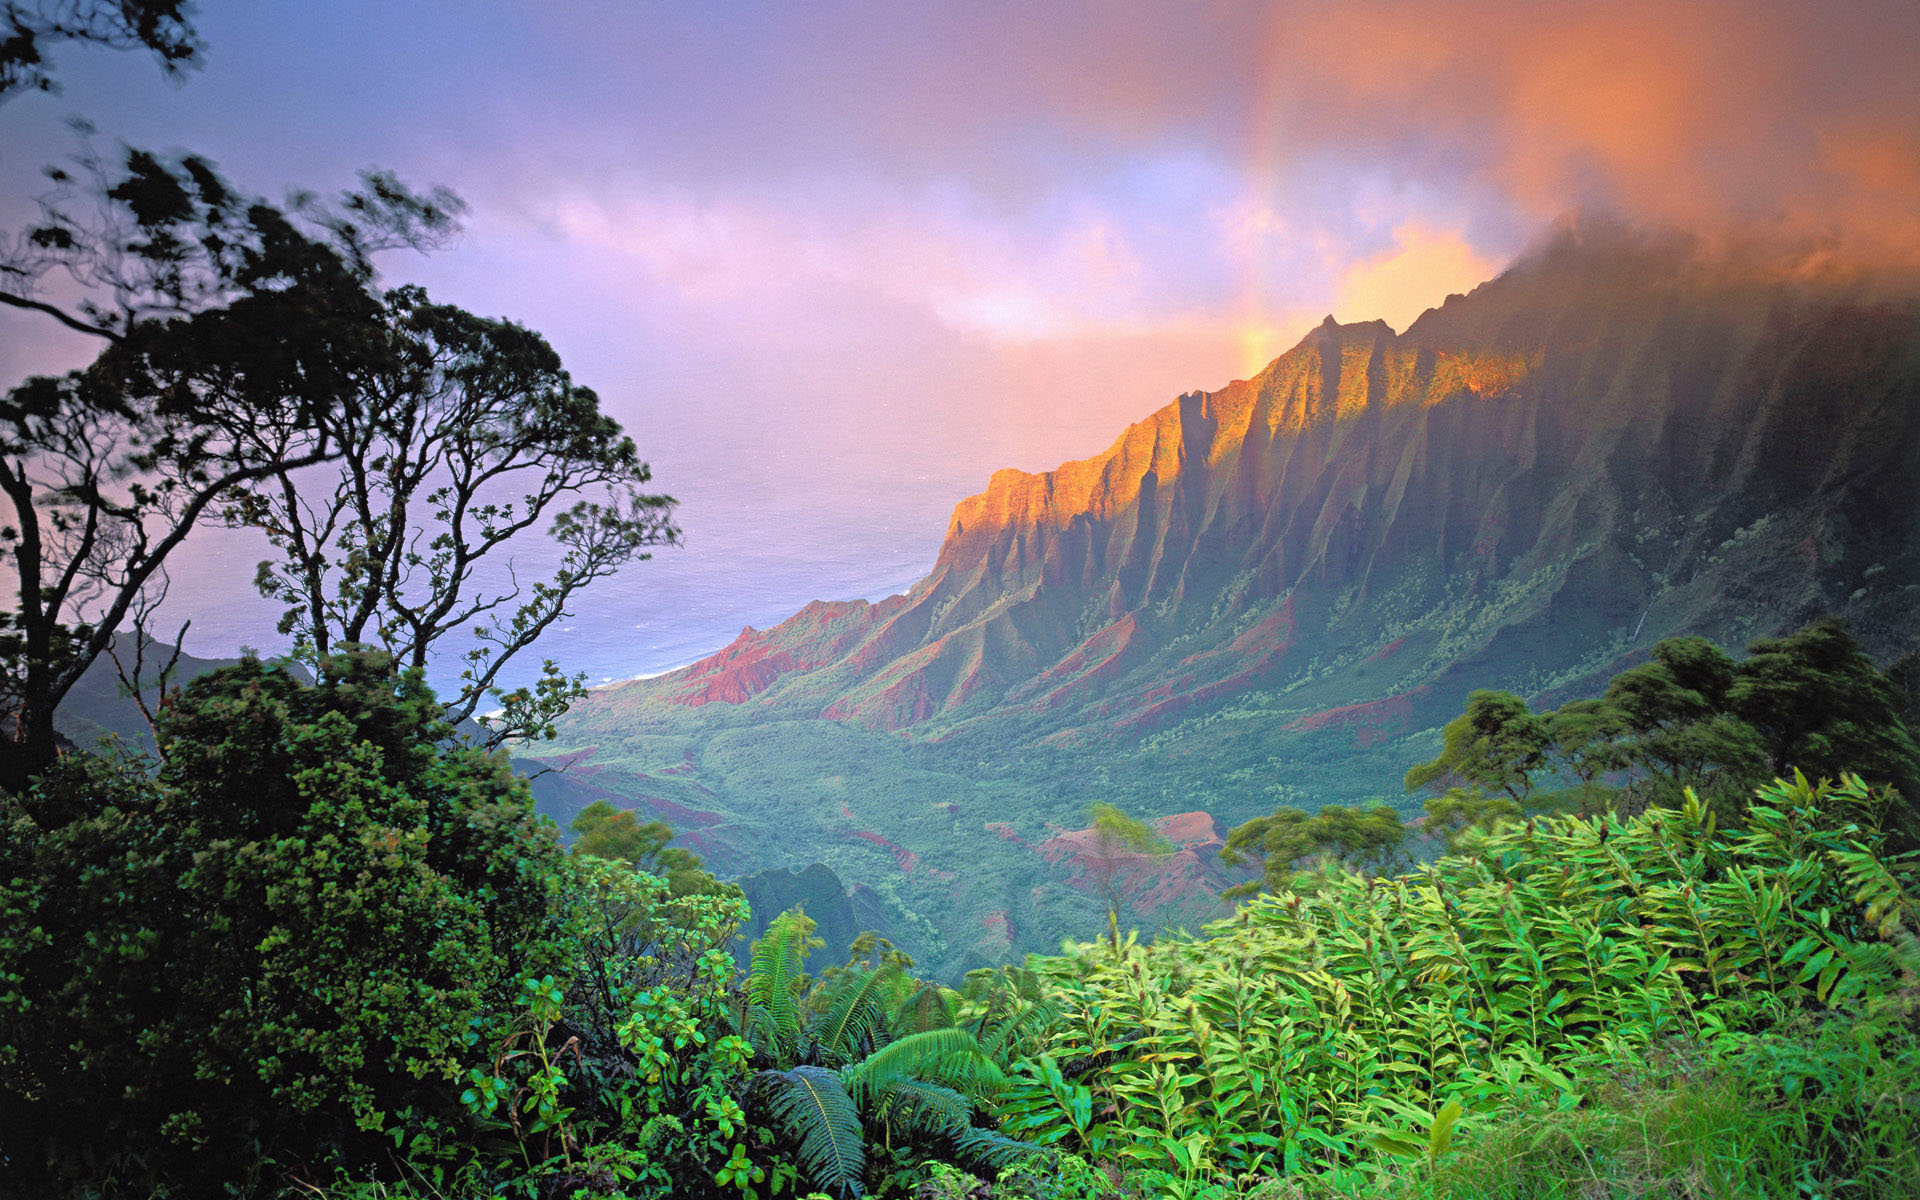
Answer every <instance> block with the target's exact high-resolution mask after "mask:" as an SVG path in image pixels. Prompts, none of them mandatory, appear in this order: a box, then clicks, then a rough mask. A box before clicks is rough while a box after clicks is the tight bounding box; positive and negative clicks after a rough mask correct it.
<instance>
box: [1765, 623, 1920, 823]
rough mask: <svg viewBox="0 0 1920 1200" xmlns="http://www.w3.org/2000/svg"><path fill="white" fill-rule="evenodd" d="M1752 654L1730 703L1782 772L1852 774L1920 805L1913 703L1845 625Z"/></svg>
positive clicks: (1818, 627)
mask: <svg viewBox="0 0 1920 1200" xmlns="http://www.w3.org/2000/svg"><path fill="white" fill-rule="evenodd" d="M1748 651H1749V654H1750V657H1749V658H1747V660H1746V661H1745V662H1742V663H1741V664H1740V669H1739V674H1738V676H1737V678H1736V679H1735V680H1734V682H1733V684H1732V686H1731V687H1729V688H1728V692H1727V703H1728V704H1729V705H1730V706H1731V707H1732V709H1733V710H1734V711H1735V712H1736V713H1738V714H1739V716H1740V718H1741V719H1742V720H1744V721H1746V723H1747V724H1748V725H1750V726H1752V727H1753V728H1754V729H1755V730H1757V731H1758V732H1759V733H1760V735H1761V737H1762V738H1763V739H1764V740H1765V742H1766V745H1767V747H1768V754H1769V758H1770V760H1771V761H1770V763H1769V768H1770V769H1771V770H1772V771H1773V772H1774V773H1775V774H1778V775H1785V774H1787V773H1789V772H1791V771H1792V770H1794V769H1796V768H1797V769H1799V770H1801V771H1804V772H1806V773H1807V774H1808V775H1809V776H1811V777H1813V778H1816V779H1821V778H1827V779H1832V778H1837V777H1838V776H1839V774H1840V772H1842V771H1852V772H1853V773H1855V774H1857V775H1861V776H1864V777H1865V778H1867V779H1870V780H1872V781H1874V782H1876V783H1891V784H1893V785H1894V786H1895V787H1897V788H1899V789H1900V790H1901V792H1902V794H1903V795H1905V796H1906V797H1907V798H1908V801H1909V803H1910V804H1911V803H1912V802H1915V801H1920V747H1916V745H1915V742H1914V737H1913V732H1912V730H1911V729H1909V727H1908V726H1907V724H1906V722H1905V721H1904V719H1903V715H1904V712H1905V710H1906V707H1907V697H1906V696H1905V695H1904V694H1903V693H1902V691H1901V687H1900V685H1899V683H1898V682H1896V680H1895V679H1894V678H1893V677H1892V676H1891V675H1890V673H1888V672H1883V671H1881V670H1880V669H1879V668H1877V667H1875V666H1874V664H1873V662H1872V660H1870V659H1869V658H1868V657H1867V656H1866V655H1865V654H1863V653H1861V652H1860V648H1859V646H1858V645H1857V644H1856V643H1855V642H1854V640H1853V637H1852V635H1851V634H1849V633H1848V632H1847V628H1846V626H1845V625H1843V624H1841V623H1840V622H1839V621H1836V620H1834V619H1832V618H1822V619H1820V620H1817V621H1814V622H1812V623H1811V624H1809V625H1807V626H1806V627H1805V628H1803V629H1801V630H1799V631H1798V632H1796V633H1793V634H1790V635H1788V636H1786V637H1779V638H1762V639H1760V640H1759V641H1757V642H1755V643H1753V645H1752V646H1750V647H1748ZM1903 819H1906V818H1904V815H1903Z"/></svg>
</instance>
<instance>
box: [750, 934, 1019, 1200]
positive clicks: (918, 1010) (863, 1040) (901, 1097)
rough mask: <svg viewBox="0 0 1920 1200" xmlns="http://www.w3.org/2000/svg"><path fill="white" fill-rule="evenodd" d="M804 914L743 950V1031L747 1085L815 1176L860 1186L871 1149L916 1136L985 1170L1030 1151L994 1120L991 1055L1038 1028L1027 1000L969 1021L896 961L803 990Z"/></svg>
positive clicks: (847, 1190) (836, 1186) (999, 1084)
mask: <svg viewBox="0 0 1920 1200" xmlns="http://www.w3.org/2000/svg"><path fill="white" fill-rule="evenodd" d="M806 932H807V925H806V921H805V918H804V916H803V915H802V914H800V913H798V912H787V913H782V914H781V915H780V916H778V917H776V918H774V920H773V921H772V923H771V924H770V925H769V926H768V929H767V932H766V935H765V936H764V937H763V938H761V940H760V941H759V942H758V943H756V944H755V945H754V947H753V950H752V953H751V955H750V964H749V969H748V975H747V986H746V1004H745V1008H744V1010H743V1012H742V1014H741V1022H740V1024H741V1030H742V1033H743V1035H744V1036H745V1037H746V1038H747V1039H748V1040H749V1042H750V1043H751V1044H752V1046H753V1052H754V1062H755V1064H756V1065H757V1066H758V1067H759V1069H758V1070H757V1071H756V1073H755V1074H754V1076H753V1082H752V1086H751V1094H753V1095H755V1096H756V1097H758V1098H760V1099H761V1100H762V1101H763V1102H764V1104H765V1105H766V1112H767V1114H768V1116H770V1117H771V1118H772V1122H773V1124H774V1125H775V1126H776V1127H777V1128H778V1129H779V1130H780V1131H781V1132H782V1133H783V1134H784V1135H785V1137H786V1138H787V1139H788V1140H789V1141H790V1142H791V1143H792V1144H793V1146H794V1148H795V1152H796V1154H797V1156H798V1159H799V1162H800V1165H801V1166H802V1167H803V1168H804V1169H805V1171H806V1173H807V1175H808V1177H809V1178H810V1179H811V1180H812V1182H813V1185H814V1186H815V1187H817V1188H819V1189H821V1190H823V1191H828V1192H834V1193H838V1194H840V1195H842V1196H858V1195H862V1194H864V1189H865V1181H864V1176H865V1175H866V1173H867V1167H868V1148H869V1147H870V1146H873V1145H876V1144H877V1145H880V1146H884V1147H889V1148H890V1147H893V1146H895V1145H904V1144H913V1145H916V1146H922V1147H925V1148H927V1149H928V1150H930V1151H931V1152H932V1153H934V1154H935V1155H936V1156H938V1157H944V1158H947V1159H951V1160H953V1161H955V1162H956V1163H958V1164H959V1165H961V1166H964V1167H967V1168H969V1169H975V1170H984V1171H985V1172H986V1173H987V1174H989V1175H991V1174H992V1173H993V1172H995V1171H998V1170H999V1169H1000V1168H1002V1167H1005V1166H1007V1165H1009V1164H1011V1163H1013V1162H1016V1161H1019V1160H1020V1159H1021V1158H1023V1157H1024V1156H1026V1155H1028V1154H1031V1153H1033V1152H1035V1150H1036V1147H1034V1146H1032V1145H1030V1144H1028V1143H1025V1142H1021V1141H1018V1140H1016V1139H1013V1138H1010V1137H1007V1136H1005V1135H1004V1134H1002V1133H1000V1132H999V1131H998V1130H997V1129H995V1128H993V1126H992V1125H991V1123H989V1124H986V1125H981V1124H978V1123H977V1118H980V1117H982V1116H988V1117H990V1115H991V1113H990V1103H991V1099H992V1097H993V1096H994V1095H995V1094H997V1093H998V1092H999V1091H1000V1090H1001V1088H1003V1087H1004V1086H1005V1083H1006V1073H1005V1069H1004V1059H1003V1058H1002V1057H1000V1056H1001V1055H1003V1054H1004V1053H1005V1052H1006V1051H1007V1050H1008V1049H1009V1048H1010V1047H1011V1046H1013V1045H1015V1044H1017V1043H1018V1041H1019V1039H1020V1038H1021V1037H1023V1036H1026V1035H1027V1034H1030V1033H1031V1032H1032V1030H1033V1028H1034V1025H1035V1020H1034V1017H1033V1006H1031V1005H1026V1006H1024V1007H1022V1008H1016V1009H1014V1010H1012V1011H1011V1012H1001V1011H999V1010H997V1009H994V1010H989V1011H988V1012H986V1013H983V1014H979V1015H976V1016H975V1017H974V1018H973V1019H972V1020H970V1021H969V1022H967V1023H966V1024H964V1025H963V1024H962V1023H961V1022H960V1021H958V1020H956V1017H955V1012H954V1006H953V1003H952V1001H951V1000H950V999H949V998H948V996H947V995H946V994H944V993H943V992H942V991H941V990H940V989H937V988H933V987H930V986H928V985H924V984H920V983H918V982H917V981H915V980H913V979H912V978H911V977H909V976H908V975H907V974H906V972H905V971H904V970H902V969H901V967H900V966H899V965H898V963H896V962H882V963H880V964H879V965H877V966H852V967H848V968H847V969H845V970H841V971H838V972H836V974H835V976H834V978H833V979H832V980H831V981H830V982H829V983H828V984H826V985H824V986H823V987H822V988H821V989H819V990H818V991H817V992H815V993H814V994H812V995H803V994H802V989H803V986H804V978H803V976H802V973H801V969H800V962H801V953H802V948H803V942H804V939H805V937H806Z"/></svg>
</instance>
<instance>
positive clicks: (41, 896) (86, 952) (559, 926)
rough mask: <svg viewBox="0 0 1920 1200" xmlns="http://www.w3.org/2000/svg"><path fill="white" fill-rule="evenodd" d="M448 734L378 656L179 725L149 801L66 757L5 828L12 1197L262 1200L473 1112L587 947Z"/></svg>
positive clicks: (544, 868) (474, 759) (340, 661)
mask: <svg viewBox="0 0 1920 1200" xmlns="http://www.w3.org/2000/svg"><path fill="white" fill-rule="evenodd" d="M438 717H439V706H438V705H437V703H436V702H435V700H434V698H433V696H432V694H431V693H430V692H428V691H427V689H426V688H425V686H424V685H422V684H421V683H420V682H419V680H418V678H417V677H416V676H411V675H408V676H400V677H395V676H394V675H392V674H391V673H390V672H389V670H388V665H387V663H386V662H385V661H384V660H383V659H381V658H379V657H378V656H369V655H362V656H350V657H339V658H335V659H332V660H329V661H328V662H327V663H326V664H324V673H323V676H322V678H321V680H320V683H319V685H318V686H315V687H306V686H302V685H301V684H299V683H297V682H296V681H294V680H293V679H291V678H290V677H289V676H288V675H287V674H286V673H285V672H284V671H281V670H278V669H269V668H266V667H263V666H261V665H260V664H259V663H257V662H252V661H248V662H243V663H242V664H241V665H239V666H237V667H232V668H228V669H224V670H221V671H217V672H213V673H211V674H209V675H205V676H202V677H201V678H199V679H197V680H195V681H194V682H193V683H192V684H191V685H190V686H189V687H188V688H187V689H186V690H185V692H184V693H183V694H182V695H181V697H180V698H179V700H178V701H177V702H176V703H175V704H173V705H172V706H170V708H169V709H168V710H167V711H166V712H165V714H164V715H163V718H162V722H161V726H160V733H161V739H162V743H163V745H164V746H165V748H166V750H167V757H166V761H165V764H164V766H163V767H162V768H161V769H160V771H159V773H158V775H157V776H151V777H150V776H148V775H146V774H145V773H143V772H142V771H140V770H139V769H138V768H137V766H134V765H123V764H115V763H113V762H110V761H102V760H95V759H89V758H84V757H79V758H76V757H72V756H70V757H69V758H67V759H65V760H63V763H62V766H61V768H60V769H59V770H57V771H55V772H53V773H51V774H49V775H48V776H46V777H45V778H43V780H42V781H41V783H40V784H39V786H38V787H37V788H36V789H35V790H34V791H32V792H30V793H29V794H27V795H26V796H24V797H21V798H20V799H19V801H18V802H16V803H13V804H11V805H10V806H9V807H8V810H7V812H6V827H5V837H4V840H0V857H3V858H4V862H0V881H4V882H3V883H0V910H4V911H5V912H6V913H7V916H8V919H7V920H6V921H5V922H4V923H0V929H3V930H4V933H0V979H4V980H7V981H8V983H7V984H6V986H5V989H4V994H0V1047H4V1049H0V1147H3V1148H0V1171H4V1172H6V1174H7V1175H8V1176H10V1177H12V1179H13V1180H14V1185H13V1186H14V1187H18V1188H21V1189H22V1190H23V1194H24V1192H26V1191H35V1190H36V1189H38V1190H39V1191H43V1192H45V1193H47V1194H54V1193H58V1192H63V1191H74V1192H78V1191H84V1190H85V1189H86V1188H88V1187H91V1186H95V1181H102V1180H108V1181H113V1183H114V1185H115V1186H116V1187H119V1188H123V1189H125V1190H128V1191H136V1190H137V1191H140V1192H141V1193H142V1194H144V1193H145V1192H147V1191H152V1192H155V1193H156V1194H157V1193H161V1192H166V1191H168V1190H170V1189H171V1190H174V1191H177V1192H179V1193H180V1194H190V1195H203V1194H210V1193H211V1192H213V1191H215V1190H217V1189H218V1188H220V1187H235V1188H239V1189H241V1190H243V1191H244V1190H248V1189H250V1188H252V1187H254V1186H256V1185H257V1184H258V1183H259V1181H260V1176H261V1175H262V1173H263V1172H266V1171H267V1170H268V1169H269V1168H268V1164H269V1163H270V1162H272V1161H274V1160H278V1161H280V1162H282V1163H299V1162H309V1161H316V1160H327V1159H338V1160H339V1161H343V1162H347V1163H352V1162H355V1161H363V1160H365V1158H366V1157H368V1156H370V1155H372V1154H374V1153H375V1152H376V1151H377V1149H378V1146H379V1144H380V1139H381V1138H382V1136H383V1135H384V1133H385V1131H387V1130H390V1129H400V1128H403V1127H405V1126H406V1125H408V1124H409V1123H412V1122H417V1121H422V1120H430V1119H434V1118H435V1117H436V1115H437V1116H440V1117H445V1116H447V1115H449V1114H450V1113H457V1111H458V1109H457V1107H456V1106H455V1105H453V1104H452V1103H451V1097H450V1095H449V1094H448V1091H447V1088H446V1084H447V1083H448V1082H450V1081H451V1080H453V1079H455V1078H457V1077H459V1076H460V1075H461V1074H462V1072H463V1071H464V1070H466V1068H467V1067H468V1065H469V1064H471V1063H473V1062H474V1061H475V1060H476V1058H477V1057H478V1056H479V1053H480V1048H479V1047H478V1046H477V1040H478V1038H477V1035H476V1030H477V1029H478V1028H480V1027H481V1026H483V1025H484V1024H485V1022H486V1020H487V1018H488V1014H489V1013H490V1012H492V1011H494V1009H495V1007H496V1006H497V1005H500V1004H502V1003H503V1002H505V1001H506V1000H508V999H509V998H510V997H512V996H513V995H514V993H515V991H516V989H517V987H518V982H517V981H518V979H519V978H520V977H521V976H522V975H523V974H525V973H528V972H535V973H540V974H546V973H551V972H553V971H555V970H557V969H559V968H560V967H561V966H562V965H563V964H564V963H565V962H566V961H567V959H568V949H567V947H566V945H565V943H564V942H563V940H562V938H561V936H560V935H561V934H562V933H563V932H564V924H563V922H564V908H565V896H564V892H563V880H564V872H563V869H562V864H563V859H562V856H561V852H560V849H559V845H558V842H557V840H556V839H555V838H554V837H553V835H552V832H551V829H550V827H548V826H546V825H544V823H542V822H540V821H538V820H537V819H536V818H535V816H534V814H533V808H532V802H531V799H530V797H529V796H528V794H527V791H526V787H525V784H524V782H523V781H521V780H519V779H517V778H516V777H515V776H513V775H512V774H511V773H510V772H509V771H508V770H507V769H506V767H505V764H504V762H502V761H499V760H495V759H491V758H487V757H484V756H481V755H479V754H477V753H474V752H471V751H465V750H458V749H452V748H449V747H448V746H447V745H446V744H445V743H444V741H443V739H444V737H445V735H446V728H445V726H444V725H442V724H440V722H439V719H438ZM55 1048H57V1049H55ZM29 1183H31V1184H32V1186H31V1187H29V1186H27V1185H28V1184H29ZM9 1190H12V1189H11V1188H10V1189H9Z"/></svg>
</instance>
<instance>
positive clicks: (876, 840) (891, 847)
mask: <svg viewBox="0 0 1920 1200" xmlns="http://www.w3.org/2000/svg"><path fill="white" fill-rule="evenodd" d="M847 836H848V837H857V838H859V839H861V840H862V841H868V842H872V843H873V844H874V845H876V846H878V847H880V848H881V849H882V850H886V851H889V852H890V853H892V855H893V861H894V862H895V863H897V864H899V867H900V870H901V871H902V872H904V873H905V874H906V876H907V878H909V879H911V878H913V869H914V868H915V867H917V866H919V865H920V856H919V855H918V854H915V853H914V852H913V851H911V850H909V849H907V848H906V847H905V846H899V845H895V844H894V843H893V842H890V841H888V840H887V839H886V838H883V837H881V836H880V835H879V834H877V833H868V832H867V831H866V830H864V829H863V830H860V831H859V832H857V833H850V834H848V835H847Z"/></svg>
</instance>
